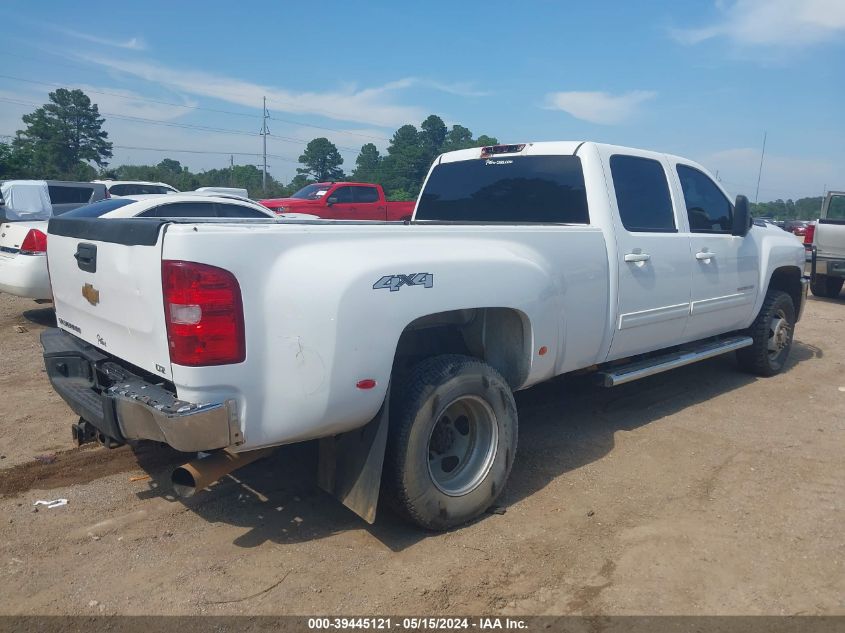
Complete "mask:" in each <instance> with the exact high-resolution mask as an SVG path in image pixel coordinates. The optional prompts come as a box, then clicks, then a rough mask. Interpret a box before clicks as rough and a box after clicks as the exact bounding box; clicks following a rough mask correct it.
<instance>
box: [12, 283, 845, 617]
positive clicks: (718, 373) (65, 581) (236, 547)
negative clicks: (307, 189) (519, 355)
mask: <svg viewBox="0 0 845 633" xmlns="http://www.w3.org/2000/svg"><path fill="white" fill-rule="evenodd" d="M52 320H53V315H52V311H51V310H50V309H49V307H46V308H45V307H44V306H39V305H36V304H35V303H33V302H30V301H26V300H19V299H15V298H13V297H9V296H7V295H0V358H2V364H0V386H2V388H3V391H2V393H3V395H4V397H3V398H2V399H0V424H2V428H3V433H2V435H0V455H1V456H2V459H0V469H2V470H0V574H2V586H3V590H2V593H3V596H4V599H3V600H2V602H0V613H2V614H83V615H84V614H149V613H156V614H215V615H223V614H326V613H331V614H360V615H383V614H403V613H414V614H439V615H454V614H485V615H489V614H497V615H507V614H644V613H647V614H845V599H843V596H845V539H843V536H845V530H844V529H843V524H845V522H843V514H842V505H843V498H845V494H843V493H845V460H843V448H845V338H843V332H845V296H842V297H840V298H839V299H838V300H818V299H811V301H810V303H809V305H808V306H807V310H806V313H805V317H804V320H803V321H802V322H801V323H800V324H799V326H798V329H797V334H796V341H795V344H794V347H793V351H792V356H791V360H790V363H789V366H788V368H787V370H786V371H785V372H784V373H783V374H781V375H780V376H777V377H775V378H770V379H758V378H754V377H750V376H747V375H745V374H742V373H739V372H738V371H737V369H736V366H735V364H734V362H733V359H732V358H730V357H722V358H717V359H713V360H711V361H707V362H704V363H700V364H698V365H694V366H690V367H686V368H683V369H680V370H677V371H675V372H673V373H669V374H663V375H661V376H655V377H652V378H648V379H645V380H643V381H640V382H637V383H632V384H629V385H624V386H622V387H617V388H615V389H613V390H603V389H600V388H597V387H594V386H592V385H591V384H590V383H589V382H588V381H587V380H585V379H583V378H582V379H564V380H557V381H553V382H550V383H546V384H544V385H541V386H538V387H536V388H533V389H530V390H527V391H525V392H521V393H519V394H518V396H517V402H518V405H519V412H520V446H519V453H518V456H517V460H516V462H515V465H514V470H513V474H512V476H511V480H510V483H509V485H508V487H507V489H506V490H505V492H504V494H503V497H502V498H501V504H502V506H503V508H504V509H505V513H504V514H501V515H500V514H490V515H485V516H484V517H483V518H482V519H481V520H478V521H476V522H475V523H473V524H471V525H469V526H466V527H464V528H462V529H458V530H454V531H451V532H448V533H445V534H427V533H421V532H419V531H417V530H415V529H413V528H410V527H408V526H407V525H405V524H403V523H402V522H401V521H400V520H399V519H397V518H395V517H394V516H392V515H391V514H390V513H389V512H387V511H383V512H381V514H380V516H379V518H378V520H377V522H376V524H375V525H373V526H367V525H366V524H364V523H363V522H362V521H360V520H359V519H357V518H356V517H355V516H354V515H352V514H351V513H350V512H349V511H347V510H346V509H345V508H343V507H342V506H340V505H339V504H338V503H337V502H336V501H334V500H333V499H332V498H330V497H329V496H327V495H325V494H323V493H321V492H320V491H319V490H317V488H316V487H315V484H314V470H315V456H316V452H315V450H314V446H313V445H311V444H305V445H300V446H293V447H286V448H284V449H281V450H279V451H278V452H277V453H275V454H274V455H273V456H272V457H271V458H268V459H266V460H264V461H262V462H258V463H255V464H252V465H250V466H248V467H246V468H245V469H243V470H241V471H238V472H236V473H234V476H232V477H228V478H226V479H224V480H222V481H221V482H220V483H219V484H217V485H215V486H214V487H213V488H212V489H211V490H210V491H208V492H204V493H202V494H200V495H198V496H197V497H195V498H193V499H191V500H189V501H187V502H185V501H178V500H175V499H174V498H173V497H172V496H171V494H170V488H169V484H168V475H169V471H170V469H171V468H172V467H173V466H174V465H176V464H178V463H180V461H181V460H182V459H184V458H185V456H182V455H179V454H177V453H174V452H172V451H169V450H164V449H161V448H159V447H157V446H153V445H149V446H144V447H142V448H140V449H138V450H137V451H133V450H131V449H129V448H127V447H124V448H121V449H117V450H113V451H107V450H106V449H102V448H90V447H86V448H83V449H76V448H74V447H73V444H72V442H71V439H70V428H69V427H70V424H71V423H72V422H74V417H73V414H72V413H71V411H70V410H69V409H68V408H67V407H66V406H65V405H64V403H63V402H62V401H61V400H60V399H59V398H58V397H57V396H56V395H55V394H54V393H53V391H52V389H51V388H50V386H49V384H48V381H47V379H46V376H45V374H44V371H43V365H42V361H41V358H40V353H39V345H38V334H39V333H40V331H41V330H42V329H43V328H44V327H45V326H49V325H50V324H51V322H52ZM59 497H64V498H67V499H68V505H66V506H64V507H59V508H54V509H46V508H43V507H42V508H40V509H39V510H38V511H37V512H35V511H34V509H33V503H34V502H35V501H36V500H38V499H47V500H49V499H55V498H59Z"/></svg>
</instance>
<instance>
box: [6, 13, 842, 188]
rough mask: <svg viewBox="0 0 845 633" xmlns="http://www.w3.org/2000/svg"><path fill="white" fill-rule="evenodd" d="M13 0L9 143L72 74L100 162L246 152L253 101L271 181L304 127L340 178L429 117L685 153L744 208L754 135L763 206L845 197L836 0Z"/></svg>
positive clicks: (244, 157) (253, 157)
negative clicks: (331, 147) (360, 156)
mask: <svg viewBox="0 0 845 633" xmlns="http://www.w3.org/2000/svg"><path fill="white" fill-rule="evenodd" d="M4 7H5V11H4V14H5V19H4V23H5V29H4V38H3V42H2V43H0V55H2V59H3V64H2V67H0V75H2V77H0V134H6V135H8V134H14V132H15V130H17V129H19V128H20V127H21V121H20V117H21V115H22V114H24V113H26V112H29V111H31V110H33V109H34V107H35V106H34V105H31V104H39V105H40V104H41V103H43V102H44V101H46V95H47V93H48V92H49V91H50V90H52V89H55V88H56V87H58V86H59V85H61V86H68V87H80V88H82V89H83V90H86V91H87V92H88V94H89V96H91V98H92V100H93V101H94V102H95V103H97V104H98V105H99V107H100V110H101V111H102V112H103V113H104V116H105V118H106V120H107V123H106V129H107V130H108V131H109V135H110V140H112V142H113V143H114V144H115V146H116V147H115V157H114V159H113V164H120V163H135V164H139V163H155V162H158V161H159V160H161V158H164V157H166V156H169V157H172V158H176V159H178V160H180V161H182V162H183V164H186V165H189V166H190V167H192V168H194V169H201V168H202V169H204V168H212V167H221V166H224V165H227V164H228V161H229V153H235V157H234V158H235V162H236V163H238V164H248V163H253V164H257V163H258V162H259V158H258V154H259V153H260V151H261V149H260V148H261V139H260V137H258V135H257V133H258V130H259V128H260V126H261V119H260V115H261V98H262V96H266V97H267V98H268V102H267V105H268V109H269V110H270V114H271V117H272V118H271V120H270V122H269V123H270V131H271V133H272V135H273V136H271V137H270V138H269V139H268V153H269V154H270V155H271V158H270V159H269V160H268V162H269V163H270V165H271V168H270V171H271V173H273V175H275V176H276V177H278V178H280V179H282V180H284V181H287V180H289V179H290V178H291V177H292V176H293V175H294V174H295V168H296V166H297V165H296V159H297V157H298V156H299V154H300V153H301V151H302V149H303V147H304V143H305V142H307V141H308V140H310V139H311V138H313V137H315V136H327V137H328V138H330V139H331V140H332V141H334V142H335V143H336V144H337V145H338V146H339V147H340V148H341V153H342V155H343V156H344V159H345V163H344V167H345V168H346V169H347V170H351V169H352V167H353V166H354V161H355V156H356V154H357V149H358V148H360V146H361V144H363V143H366V142H369V141H371V142H374V143H376V145H377V146H378V147H379V148H380V149H382V150H383V149H384V148H385V147H386V145H387V139H389V137H390V136H391V134H392V132H393V131H394V130H395V129H396V128H397V127H398V126H399V125H402V124H404V123H414V124H419V123H420V122H421V121H422V119H423V118H425V117H426V116H427V115H428V114H430V113H434V114H438V115H440V116H441V117H442V118H443V119H444V120H445V121H446V122H447V124H452V123H460V124H462V125H465V126H467V127H469V128H470V129H471V130H472V131H473V132H474V133H475V134H476V135H478V134H482V133H483V134H489V135H493V136H496V137H498V138H499V139H500V140H501V141H503V142H522V141H540V140H562V139H590V140H598V141H604V142H611V143H617V144H621V145H632V146H636V147H645V148H650V149H657V150H661V151H666V152H671V153H676V154H681V155H684V156H689V157H691V158H694V159H696V160H699V161H700V162H702V163H703V164H704V165H705V166H707V167H708V168H709V169H711V171H713V172H716V171H718V173H719V178H720V179H721V180H722V181H723V183H724V184H725V186H726V187H727V188H728V190H729V191H731V192H733V193H746V194H748V195H749V197H751V198H752V199H753V198H754V194H755V188H756V180H757V169H758V166H759V160H760V145H761V142H762V137H763V133H764V131H766V132H767V133H768V142H767V146H766V158H765V163H764V165H763V173H762V181H761V184H760V195H759V197H760V200H771V199H776V198H784V199H785V198H789V197H791V198H797V197H803V196H809V195H820V194H821V193H822V190H823V188H824V187H825V186H827V188H829V189H830V188H839V189H845V151H843V150H845V81H843V79H845V1H843V0H721V1H716V2H711V1H710V0H702V1H697V2H679V1H678V0H674V1H670V2H662V1H656V0H653V1H649V0H641V1H639V2H622V1H620V2H599V1H596V2H590V3H587V2H552V1H535V2H531V1H527V0H526V1H523V2H519V3H517V2H499V1H497V0H490V1H487V2H469V1H466V2H455V1H454V0H453V1H452V2H437V1H433V0H432V1H429V2H424V3H415V4H413V5H412V4H411V3H400V2H375V1H372V2H367V3H352V2H337V3H334V2H324V3H320V4H319V5H312V4H310V3H301V2H298V3H293V2H267V3H257V2H241V3H232V2H227V3H223V2H209V3H204V4H197V3H181V2H173V0H170V1H169V2H159V1H157V0H147V1H145V2H143V3H129V2H122V3H121V2H117V3H116V2H114V1H113V0H112V1H111V2H93V1H91V2H76V3H69V2H65V3H59V2H55V3H42V2H32V1H31V0H29V1H18V0H7V1H6V2H5V3H4ZM9 77H14V78H15V79H11V78H9ZM21 80H27V81H21ZM38 82H40V83H38ZM139 148H154V149H139ZM160 150H168V151H160ZM173 150H183V151H181V152H177V151H173Z"/></svg>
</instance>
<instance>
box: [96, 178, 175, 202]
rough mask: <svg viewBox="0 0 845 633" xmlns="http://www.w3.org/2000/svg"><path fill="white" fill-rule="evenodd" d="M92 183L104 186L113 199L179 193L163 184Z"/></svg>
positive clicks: (126, 181)
mask: <svg viewBox="0 0 845 633" xmlns="http://www.w3.org/2000/svg"><path fill="white" fill-rule="evenodd" d="M93 182H96V183H100V184H102V185H105V187H106V190H107V191H108V192H109V195H110V196H112V197H114V198H117V197H120V196H136V195H145V194H152V193H178V192H179V190H178V189H176V188H175V187H171V186H170V185H168V184H167V183H164V182H147V181H144V180H94V181H93Z"/></svg>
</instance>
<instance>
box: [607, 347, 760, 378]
mask: <svg viewBox="0 0 845 633" xmlns="http://www.w3.org/2000/svg"><path fill="white" fill-rule="evenodd" d="M753 342H754V341H752V339H751V337H750V336H733V337H731V338H726V339H722V340H719V341H708V342H705V343H702V344H700V345H698V346H696V347H692V348H684V349H680V350H678V351H677V352H672V353H671V354H665V355H663V356H656V357H654V358H649V359H647V360H641V361H637V362H634V363H630V364H628V365H619V366H617V367H613V368H611V369H607V370H605V371H600V372H599V376H600V377H601V380H602V384H603V385H604V386H605V387H616V386H617V385H624V384H625V383H626V382H633V381H634V380H639V379H640V378H645V377H647V376H653V375H654V374H659V373H661V372H664V371H669V370H670V369H675V368H677V367H683V366H684V365H691V364H692V363H697V362H698V361H700V360H706V359H708V358H713V357H714V356H720V355H722V354H726V353H727V352H733V351H734V350H738V349H742V348H743V347H749V346H750V345H751V344H752V343H753Z"/></svg>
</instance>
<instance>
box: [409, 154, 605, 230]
mask: <svg viewBox="0 0 845 633" xmlns="http://www.w3.org/2000/svg"><path fill="white" fill-rule="evenodd" d="M415 218H416V219H417V220H441V221H452V222H509V223H523V222H539V223H567V224H586V223H588V222H589V214H588V213H587V193H586V190H585V188H584V173H583V171H582V170H581V159H580V158H578V157H577V156H514V157H510V156H508V157H504V156H503V157H498V158H496V157H494V158H488V159H475V160H463V161H460V162H456V163H442V164H440V165H437V166H436V167H435V168H434V169H433V170H432V172H431V176H430V177H429V179H428V182H427V183H426V185H425V188H424V189H423V191H422V194H421V195H420V201H419V205H418V207H417V214H416V216H415Z"/></svg>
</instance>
